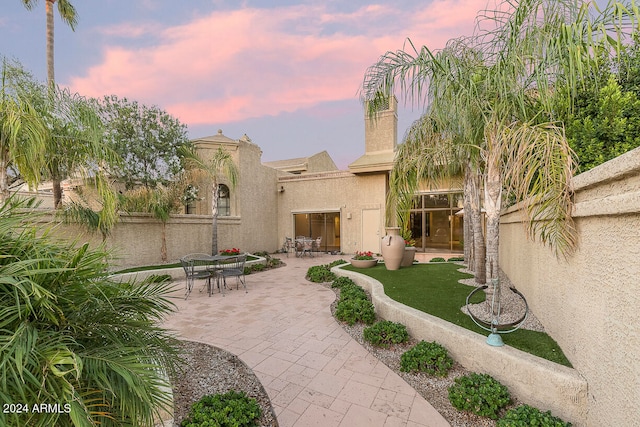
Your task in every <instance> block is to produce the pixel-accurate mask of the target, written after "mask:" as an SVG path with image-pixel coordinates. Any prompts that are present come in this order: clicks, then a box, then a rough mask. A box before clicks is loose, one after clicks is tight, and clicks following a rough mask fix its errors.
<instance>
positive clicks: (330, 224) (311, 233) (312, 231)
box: [293, 212, 340, 252]
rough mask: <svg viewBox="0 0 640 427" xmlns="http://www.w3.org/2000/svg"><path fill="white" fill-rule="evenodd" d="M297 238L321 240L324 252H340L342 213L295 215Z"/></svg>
mask: <svg viewBox="0 0 640 427" xmlns="http://www.w3.org/2000/svg"><path fill="white" fill-rule="evenodd" d="M293 223H294V227H295V236H294V237H297V236H305V237H310V238H312V239H316V238H318V237H320V238H321V242H320V250H321V251H322V252H333V251H338V252H339V251H340V212H311V213H296V214H293Z"/></svg>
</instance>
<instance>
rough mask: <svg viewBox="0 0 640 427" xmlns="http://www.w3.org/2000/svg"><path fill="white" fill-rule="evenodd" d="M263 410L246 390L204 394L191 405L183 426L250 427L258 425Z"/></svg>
mask: <svg viewBox="0 0 640 427" xmlns="http://www.w3.org/2000/svg"><path fill="white" fill-rule="evenodd" d="M261 416H262V410H261V409H260V406H259V405H258V402H257V401H256V399H254V398H251V397H248V396H247V395H246V394H245V392H243V391H241V392H237V391H233V390H231V391H229V392H227V393H224V394H213V395H207V396H204V397H203V398H202V399H200V400H198V401H197V402H196V403H194V404H193V406H192V407H191V411H190V412H189V416H188V417H187V418H185V419H184V420H183V421H182V423H180V426H181V427H205V426H220V427H250V426H255V425H258V421H259V420H260V417H261Z"/></svg>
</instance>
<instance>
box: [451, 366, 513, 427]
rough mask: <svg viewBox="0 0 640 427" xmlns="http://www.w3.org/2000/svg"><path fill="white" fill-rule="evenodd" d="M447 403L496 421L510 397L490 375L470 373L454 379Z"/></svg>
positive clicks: (507, 391) (505, 389)
mask: <svg viewBox="0 0 640 427" xmlns="http://www.w3.org/2000/svg"><path fill="white" fill-rule="evenodd" d="M449 401H450V402H451V404H452V405H453V407H454V408H456V409H459V410H461V411H468V412H472V413H474V414H477V415H480V416H482V417H489V418H491V419H494V420H496V419H498V413H499V412H500V410H501V409H502V408H504V407H505V406H507V405H508V404H509V403H510V402H511V396H510V395H509V390H508V389H507V387H505V386H504V385H502V384H500V382H498V381H497V380H495V379H494V378H493V377H492V376H491V375H487V374H477V373H471V374H469V375H465V376H463V377H460V378H456V379H455V384H453V385H452V386H451V387H449Z"/></svg>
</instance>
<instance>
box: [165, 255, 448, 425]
mask: <svg viewBox="0 0 640 427" xmlns="http://www.w3.org/2000/svg"><path fill="white" fill-rule="evenodd" d="M434 256H435V255H434ZM340 258H342V259H347V258H348V257H347V256H342V257H340V256H332V255H322V256H319V257H314V258H309V257H305V258H296V257H294V256H293V255H292V256H290V257H289V258H286V257H284V256H283V257H282V260H283V261H284V262H285V263H286V264H287V265H286V266H285V267H282V268H277V269H273V270H269V271H265V272H261V273H258V274H253V275H249V276H247V288H248V293H245V292H244V291H243V290H242V287H241V288H240V290H235V287H234V288H233V290H232V291H230V292H227V294H226V296H224V297H223V296H222V295H220V294H219V293H215V294H214V295H213V296H211V297H208V296H207V293H206V292H199V289H200V285H201V283H198V284H197V288H195V289H194V292H193V293H192V294H191V296H190V297H189V299H188V300H186V301H185V300H184V299H176V301H175V302H176V304H177V306H178V310H177V312H176V313H175V314H173V315H172V316H171V317H170V318H168V319H167V321H166V322H165V326H166V327H168V328H169V329H173V330H175V331H177V332H178V334H179V336H180V337H181V338H183V339H187V340H192V341H198V342H202V343H206V344H210V345H213V346H216V347H220V348H222V349H225V350H227V351H229V352H231V353H233V354H235V355H237V356H238V357H240V359H242V360H243V361H244V362H245V363H246V364H247V365H248V366H249V367H250V368H251V369H253V371H254V372H255V374H256V375H257V376H258V378H259V379H260V381H261V382H262V384H263V386H264V387H265V389H266V391H267V393H268V394H269V397H270V399H271V403H272V405H273V407H274V410H275V413H276V416H277V418H278V422H279V425H280V426H281V427H307V426H322V427H331V426H348V427H357V426H366V427H377V426H380V427H383V426H384V427H388V426H416V427H417V426H430V427H439V426H449V423H448V422H447V421H446V420H445V419H444V418H443V417H442V416H441V415H440V414H439V413H438V412H437V411H436V410H435V409H434V408H433V407H432V406H431V405H430V404H429V402H427V401H426V400H424V398H422V396H420V395H419V394H418V393H417V392H416V391H415V390H414V389H413V388H412V387H411V386H409V385H408V384H407V383H406V382H405V381H404V380H403V379H401V378H400V377H399V376H398V375H397V374H396V373H395V372H393V371H391V370H390V369H389V368H388V367H387V366H386V365H384V364H383V363H382V362H380V361H378V360H377V359H376V358H375V357H374V356H373V355H371V354H370V353H369V352H368V351H367V350H366V349H365V348H364V347H362V346H361V345H360V344H359V343H357V342H356V341H354V340H353V339H352V338H351V337H350V336H349V335H348V334H347V333H346V332H345V331H344V330H343V329H342V327H341V326H340V325H339V324H338V323H337V322H336V320H335V319H334V318H333V316H332V315H331V311H330V308H329V307H330V305H331V303H332V302H333V301H334V299H335V294H334V292H333V291H332V290H330V289H327V288H326V287H323V286H321V285H318V284H314V283H311V282H308V281H307V280H306V279H305V278H304V276H305V274H306V272H307V269H308V268H309V267H310V266H312V265H317V264H327V263H329V262H331V261H333V260H335V259H340Z"/></svg>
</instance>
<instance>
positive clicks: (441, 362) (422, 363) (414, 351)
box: [400, 341, 453, 377]
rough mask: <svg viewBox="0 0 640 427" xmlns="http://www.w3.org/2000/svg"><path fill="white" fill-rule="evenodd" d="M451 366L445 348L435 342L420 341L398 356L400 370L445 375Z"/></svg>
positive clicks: (451, 363) (451, 362) (451, 360)
mask: <svg viewBox="0 0 640 427" xmlns="http://www.w3.org/2000/svg"><path fill="white" fill-rule="evenodd" d="M452 366H453V359H451V357H449V353H448V352H447V349H446V348H444V347H443V346H441V345H440V344H438V343H437V342H426V341H420V342H419V343H418V344H416V345H415V346H413V348H411V349H410V350H408V351H405V352H404V354H403V355H402V356H401V357H400V370H401V371H402V372H411V371H418V372H425V373H427V374H429V375H438V376H440V377H446V376H447V374H448V373H449V370H450V369H451V367H452Z"/></svg>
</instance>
